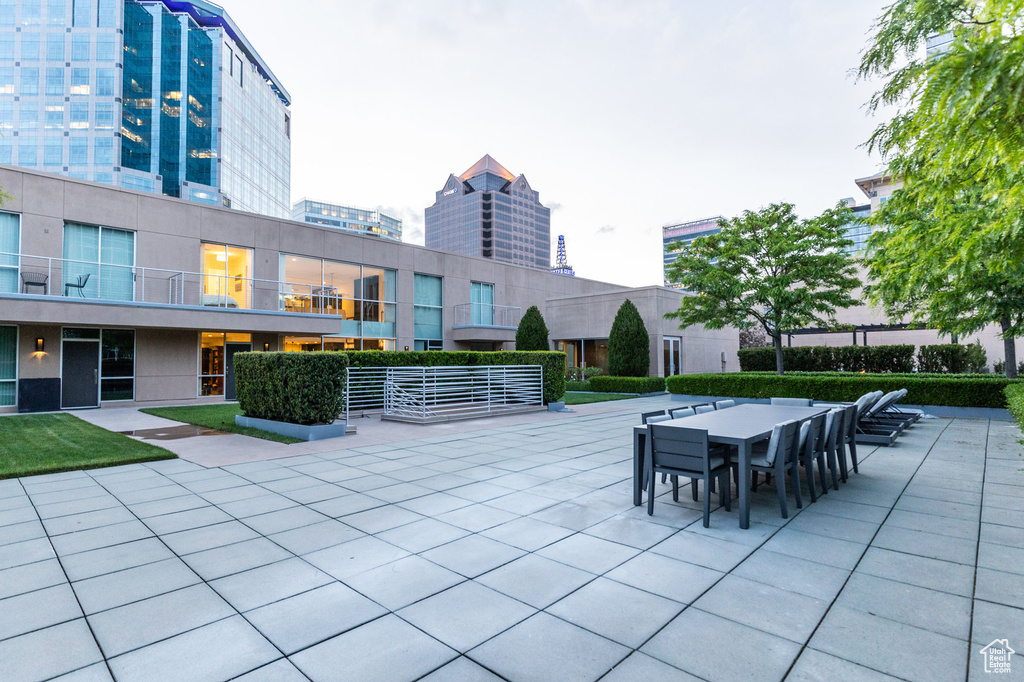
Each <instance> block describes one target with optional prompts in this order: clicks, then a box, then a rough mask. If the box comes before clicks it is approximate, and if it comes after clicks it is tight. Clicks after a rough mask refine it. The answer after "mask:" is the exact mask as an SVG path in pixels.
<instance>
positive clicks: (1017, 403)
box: [1003, 383, 1024, 429]
mask: <svg viewBox="0 0 1024 682" xmlns="http://www.w3.org/2000/svg"><path fill="white" fill-rule="evenodd" d="M1003 393H1005V394H1006V407H1007V409H1009V410H1010V414H1012V415H1013V418H1014V419H1016V420H1017V423H1018V424H1019V425H1020V427H1021V429H1024V383H1014V384H1009V385H1008V386H1007V387H1006V388H1004V389H1003Z"/></svg>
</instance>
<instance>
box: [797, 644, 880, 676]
mask: <svg viewBox="0 0 1024 682" xmlns="http://www.w3.org/2000/svg"><path fill="white" fill-rule="evenodd" d="M898 679H899V678H897V677H892V676H891V675H886V674H884V673H880V672H878V671H877V670H871V669H870V668H865V667H864V666H860V665H857V664H856V663H851V662H850V661H847V660H845V659H842V658H836V657H835V656H830V655H828V654H826V653H822V652H820V651H816V650H815V649H804V652H803V653H802V654H800V658H798V659H796V664H795V665H794V666H793V669H792V670H791V671H790V673H789V675H787V676H786V680H787V682H789V681H792V682H834V681H835V680H843V681H844V682H896V680H898Z"/></svg>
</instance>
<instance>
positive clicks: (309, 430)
mask: <svg viewBox="0 0 1024 682" xmlns="http://www.w3.org/2000/svg"><path fill="white" fill-rule="evenodd" d="M235 424H237V425H238V426H248V427H251V428H254V429H262V430H263V431H270V432H271V433H276V434H278V435H281V436H288V437H289V438H298V439H299V440H306V441H310V440H324V439H325V438H340V437H341V436H344V435H345V429H346V428H347V426H348V425H347V424H346V423H345V422H344V421H335V422H334V423H333V424H316V425H314V426H303V425H302V424H289V423H288V422H275V421H271V420H270V419H256V418H254V417H245V416H243V415H240V414H239V415H235Z"/></svg>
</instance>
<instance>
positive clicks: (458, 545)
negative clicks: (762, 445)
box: [423, 535, 524, 578]
mask: <svg viewBox="0 0 1024 682" xmlns="http://www.w3.org/2000/svg"><path fill="white" fill-rule="evenodd" d="M523 554H524V552H523V551H522V550H519V549H516V548H515V547H512V546H510V545H506V544H504V543H501V542H497V541H496V540H491V539H490V538H485V537H483V536H482V535H468V536H466V537H464V538H460V539H458V540H455V541H454V542H449V543H448V544H447V545H441V546H440V547H435V548H434V549H431V550H429V551H426V552H423V557H424V558H425V559H429V560H431V561H433V562H434V563H435V564H440V565H441V566H444V567H445V568H447V569H449V570H452V571H455V572H456V573H461V574H462V575H464V576H466V577H467V578H475V577H477V576H478V575H480V574H482V573H486V572H487V571H490V570H492V569H495V568H497V567H498V566H501V565H502V564H507V563H508V562H510V561H513V560H514V559H518V558H519V557H521V556H522V555H523Z"/></svg>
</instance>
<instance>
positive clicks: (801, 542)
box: [764, 527, 866, 569]
mask: <svg viewBox="0 0 1024 682" xmlns="http://www.w3.org/2000/svg"><path fill="white" fill-rule="evenodd" d="M865 548H866V543H864V544H861V543H856V542H848V541H846V540H839V539H836V538H830V537H825V536H822V535H815V534H812V533H804V532H801V531H798V530H791V529H790V528H788V527H786V528H783V529H782V530H780V531H779V532H778V533H776V534H775V535H773V536H772V538H771V540H769V541H768V542H766V543H765V544H764V549H766V550H769V551H771V552H778V553H779V554H786V555H788V556H793V557H796V558H798V559H806V560H807V561H814V562H816V563H819V564H826V565H828V566H835V567H836V568H845V569H852V568H853V567H854V566H856V565H857V562H858V561H859V560H860V557H861V555H862V554H863V553H864V550H865Z"/></svg>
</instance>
